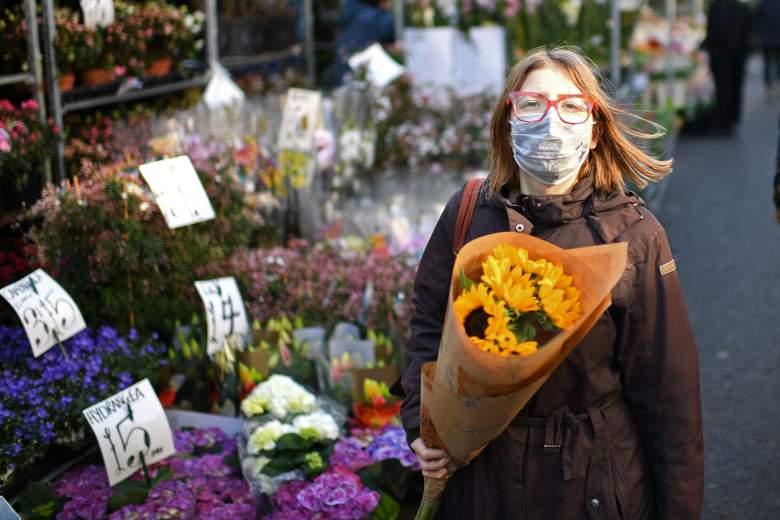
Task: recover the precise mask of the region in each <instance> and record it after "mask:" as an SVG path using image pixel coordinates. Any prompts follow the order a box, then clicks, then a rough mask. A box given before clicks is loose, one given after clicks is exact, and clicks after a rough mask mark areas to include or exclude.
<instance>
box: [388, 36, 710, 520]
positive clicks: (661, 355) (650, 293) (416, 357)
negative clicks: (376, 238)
mask: <svg viewBox="0 0 780 520" xmlns="http://www.w3.org/2000/svg"><path fill="white" fill-rule="evenodd" d="M622 115H625V114H624V113H623V112H622V111H621V110H620V109H618V108H617V107H616V106H615V105H614V103H613V102H611V101H610V100H609V98H608V97H607V96H606V94H605V93H604V91H603V90H602V89H601V87H600V86H599V81H598V78H597V76H596V73H595V72H594V69H593V68H592V67H591V66H590V65H589V62H587V61H586V59H585V58H583V57H582V56H581V55H579V54H578V53H577V52H576V51H574V50H571V49H568V48H555V49H552V50H536V51H534V52H531V53H530V54H529V55H527V56H526V57H524V58H523V59H522V60H521V61H520V62H519V63H517V64H516V65H515V66H514V68H513V69H512V71H511V72H510V74H509V78H508V79H507V82H506V85H505V88H504V91H503V94H502V96H501V98H500V100H499V103H498V104H497V105H496V108H495V111H494V113H493V119H492V143H491V146H492V154H491V156H492V165H491V173H490V176H489V177H488V179H487V181H486V182H485V184H484V185H483V186H482V188H481V190H480V192H479V194H478V198H477V200H476V207H475V209H474V213H473V218H472V220H471V223H470V228H469V232H468V234H467V235H466V240H467V241H468V240H471V239H474V238H476V237H479V236H482V235H486V234H489V233H496V232H501V231H508V230H513V231H516V232H520V233H529V234H531V235H533V236H537V237H539V238H542V239H544V240H547V241H549V242H551V243H553V244H556V245H558V246H561V247H564V248H574V247H582V246H590V245H594V244H604V243H610V242H627V243H628V251H629V258H628V263H627V265H626V270H625V274H624V276H623V278H622V279H621V281H620V282H619V283H618V285H617V286H616V287H615V288H614V290H613V293H612V306H611V307H610V308H609V309H608V310H607V312H605V313H604V315H603V316H602V317H601V318H600V319H599V321H598V322H597V324H596V325H595V327H594V328H593V329H592V331H591V332H590V333H589V334H588V335H587V336H586V337H585V338H584V339H583V341H582V342H581V343H580V345H579V346H578V347H577V348H575V349H574V351H573V353H572V354H570V355H569V357H568V358H567V359H566V360H564V362H563V363H562V364H561V365H560V366H559V368H558V369H557V370H556V371H555V372H554V373H553V374H552V376H551V377H550V379H549V380H548V381H547V382H546V383H545V385H544V386H543V387H542V388H541V389H540V390H539V392H538V393H537V394H536V395H535V396H534V398H533V399H532V400H531V402H529V403H528V405H527V406H526V407H525V408H524V409H523V411H522V412H521V413H520V414H519V415H518V417H517V418H516V419H515V420H514V421H513V423H512V424H511V425H510V426H509V427H508V428H507V430H506V431H505V432H504V433H503V434H502V435H501V436H500V437H499V438H497V439H496V440H494V441H493V442H492V443H490V444H489V445H488V446H487V447H486V448H485V450H484V451H483V452H482V453H481V454H480V455H479V456H478V457H477V458H476V459H474V460H473V461H472V462H471V463H470V464H469V465H468V466H466V467H464V468H461V469H459V470H457V471H456V472H455V473H454V475H452V477H451V479H450V481H449V483H448V485H447V488H446V490H445V492H444V496H443V498H442V502H441V507H440V509H439V517H441V518H462V519H493V518H495V519H512V520H520V519H529V520H575V519H577V520H579V519H582V520H584V519H590V520H594V519H605V520H611V519H632V520H633V519H659V520H678V519H679V520H682V519H686V520H687V519H694V518H699V517H700V511H701V502H702V487H703V485H702V480H703V470H702V427H701V403H700V397H699V371H698V358H697V352H696V345H695V342H694V338H693V333H692V331H691V326H690V323H689V320H688V313H687V310H686V307H685V302H684V300H683V295H682V290H681V287H680V282H679V279H678V277H677V273H676V270H675V264H674V260H673V259H672V255H671V252H670V249H669V245H668V242H667V239H666V235H665V233H664V230H663V228H662V227H661V225H660V224H659V223H658V221H657V220H656V219H655V218H654V217H653V215H652V214H651V213H650V212H649V211H648V210H647V209H646V208H645V207H644V203H643V202H642V200H641V199H640V198H639V197H637V196H636V195H634V194H633V193H631V192H626V191H625V189H624V181H625V180H630V181H632V182H634V183H635V184H639V185H642V184H644V183H646V182H647V181H657V180H660V179H661V178H663V177H664V176H665V175H667V174H668V173H669V172H670V171H671V161H660V160H655V159H653V158H651V157H649V156H648V155H646V154H645V153H644V152H642V151H641V150H640V149H639V148H637V147H636V146H635V145H633V144H632V143H631V142H630V141H629V140H628V139H627V138H626V137H625V134H632V135H634V136H635V137H654V136H655V137H657V135H654V136H650V135H647V134H639V133H637V132H633V131H630V130H628V129H627V128H626V127H625V126H624V125H623V124H622V123H621V121H620V120H619V119H618V116H622ZM462 194H463V190H461V191H459V192H458V193H456V194H455V195H453V197H452V198H451V199H450V201H449V203H448V204H447V206H446V207H445V209H444V212H443V214H442V216H441V217H440V219H439V222H438V224H437V226H436V228H435V229H434V232H433V235H432V236H431V238H430V241H429V242H428V245H427V247H426V249H425V253H424V255H423V257H422V259H421V261H420V266H419V270H418V274H417V278H416V280H415V290H414V308H415V310H414V314H413V316H412V319H411V332H412V337H411V339H410V341H409V343H408V344H407V347H406V359H407V363H408V365H407V368H406V371H405V374H404V376H403V379H402V386H403V390H404V392H405V394H406V395H405V398H404V403H403V408H402V418H403V423H404V427H405V429H406V431H407V436H408V439H409V442H410V445H411V446H412V449H414V451H415V453H416V454H417V457H418V459H419V460H420V463H421V465H422V467H423V473H424V474H425V475H426V476H432V477H441V476H443V475H444V471H445V470H444V469H443V468H444V467H445V466H446V464H447V462H448V460H447V458H446V455H445V454H444V453H443V452H442V451H439V450H435V449H429V448H427V447H426V446H425V444H424V443H423V441H422V440H421V439H420V438H419V415H420V411H419V410H420V367H421V365H422V364H423V363H425V362H427V361H432V360H435V359H436V354H437V350H438V345H439V338H440V335H441V327H442V320H443V317H444V312H445V309H446V305H447V296H448V288H449V281H450V276H451V270H452V265H453V260H454V253H453V239H454V237H453V234H454V228H455V220H456V215H457V213H458V208H459V206H460V203H461V198H462ZM578 414H586V415H585V416H586V417H587V418H586V419H581V418H582V417H583V415H579V416H578ZM551 437H555V438H556V439H560V440H561V441H562V442H559V444H562V446H561V447H560V448H557V449H556V448H554V449H550V445H551V444H555V443H551V442H549V439H550V438H551ZM545 445H547V447H546V448H547V449H546V450H545Z"/></svg>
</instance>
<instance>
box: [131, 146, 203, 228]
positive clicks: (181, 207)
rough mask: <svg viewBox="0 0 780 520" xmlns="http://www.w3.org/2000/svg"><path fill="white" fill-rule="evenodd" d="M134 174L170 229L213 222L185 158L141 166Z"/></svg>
mask: <svg viewBox="0 0 780 520" xmlns="http://www.w3.org/2000/svg"><path fill="white" fill-rule="evenodd" d="M138 170H139V171H140V172H141V175H142V176H143V178H144V179H145V180H146V182H147V183H148V184H149V187H150V188H151V189H152V193H154V198H155V201H156V202H157V205H158V206H159V207H160V211H162V214H163V217H164V218H165V223H166V224H168V227H169V228H170V229H176V228H179V227H182V226H189V225H190V224H195V223H198V222H204V221H206V220H211V219H213V218H214V208H212V207H211V202H209V198H208V196H207V195H206V191H205V190H204V189H203V185H202V184H201V183H200V179H199V178H198V174H197V173H195V168H194V167H193V166H192V162H190V158H189V157H187V156H186V155H180V156H179V157H174V158H173V159H164V160H162V161H155V162H150V163H146V164H142V165H141V166H139V167H138Z"/></svg>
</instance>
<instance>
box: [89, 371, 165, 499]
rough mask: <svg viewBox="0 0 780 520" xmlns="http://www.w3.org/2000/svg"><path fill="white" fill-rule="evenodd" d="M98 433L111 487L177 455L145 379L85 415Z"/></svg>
mask: <svg viewBox="0 0 780 520" xmlns="http://www.w3.org/2000/svg"><path fill="white" fill-rule="evenodd" d="M82 413H83V414H84V417H86V418H87V422H89V425H90V426H91V427H92V431H93V432H95V436H96V437H97V440H98V445H99V446H100V453H101V454H102V455H103V463H104V464H105V466H106V473H107V474H108V482H109V484H111V485H112V486H113V485H116V484H118V483H119V482H122V481H123V480H125V479H126V478H128V477H129V476H131V475H132V474H133V473H135V472H136V471H138V470H139V469H141V468H142V467H143V466H144V465H147V466H148V465H149V464H154V463H155V462H159V461H161V460H163V459H165V458H167V457H170V456H171V455H173V454H174V453H175V452H176V449H175V448H174V446H173V434H172V433H171V427H170V426H169V425H168V418H167V417H166V416H165V412H164V411H163V407H162V405H161V404H160V401H159V400H158V399H157V394H155V393H154V389H153V388H152V385H151V383H149V380H148V379H144V380H143V381H141V382H140V383H136V384H134V385H133V386H131V387H128V388H125V389H124V390H122V391H121V392H119V393H117V394H114V395H113V396H111V397H109V398H108V399H106V400H105V401H101V402H99V403H97V404H94V405H92V406H90V407H89V408H87V409H86V410H84V411H83V412H82Z"/></svg>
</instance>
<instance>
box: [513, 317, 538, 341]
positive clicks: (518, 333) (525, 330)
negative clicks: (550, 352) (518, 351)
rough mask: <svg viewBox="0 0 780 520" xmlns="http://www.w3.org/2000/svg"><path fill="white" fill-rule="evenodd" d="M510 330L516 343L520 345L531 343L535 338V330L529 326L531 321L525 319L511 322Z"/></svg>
mask: <svg viewBox="0 0 780 520" xmlns="http://www.w3.org/2000/svg"><path fill="white" fill-rule="evenodd" d="M510 329H511V330H512V332H514V334H515V338H517V341H518V343H522V342H523V341H531V340H532V339H534V338H535V337H536V329H535V328H534V326H533V325H532V324H531V321H530V320H528V319H525V318H523V319H521V320H519V321H515V322H512V324H511V325H510Z"/></svg>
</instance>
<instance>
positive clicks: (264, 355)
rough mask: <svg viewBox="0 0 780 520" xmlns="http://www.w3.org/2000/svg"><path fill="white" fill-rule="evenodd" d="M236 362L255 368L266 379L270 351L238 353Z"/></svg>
mask: <svg viewBox="0 0 780 520" xmlns="http://www.w3.org/2000/svg"><path fill="white" fill-rule="evenodd" d="M236 360H237V361H238V362H240V363H243V364H244V365H246V366H247V367H249V368H254V369H255V370H257V371H258V372H259V373H260V374H262V375H263V376H264V377H267V376H268V351H266V350H254V351H248V350H245V351H243V352H236Z"/></svg>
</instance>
